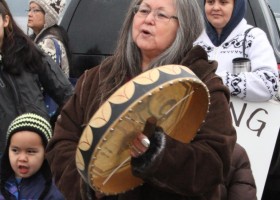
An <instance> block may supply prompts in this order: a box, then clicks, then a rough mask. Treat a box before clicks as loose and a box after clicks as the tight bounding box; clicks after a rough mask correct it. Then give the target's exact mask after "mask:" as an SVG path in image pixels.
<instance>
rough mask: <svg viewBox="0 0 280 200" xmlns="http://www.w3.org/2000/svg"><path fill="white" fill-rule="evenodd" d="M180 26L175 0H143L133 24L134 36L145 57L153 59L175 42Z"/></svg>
mask: <svg viewBox="0 0 280 200" xmlns="http://www.w3.org/2000/svg"><path fill="white" fill-rule="evenodd" d="M178 27H179V23H178V19H177V17H176V7H175V4H174V0H143V1H142V3H141V5H140V6H139V8H138V11H137V12H136V14H135V16H134V19H133V25H132V38H133V41H134V42H135V43H136V45H137V46H138V47H139V48H140V50H141V53H142V56H143V59H145V58H147V59H149V60H151V59H153V58H155V57H156V56H158V55H159V54H161V53H162V52H163V51H165V50H166V49H167V48H168V47H169V46H170V45H171V44H172V43H173V41H174V39H175V37H176V33H177V29H178ZM146 64H148V63H146Z"/></svg>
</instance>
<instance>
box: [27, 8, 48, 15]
mask: <svg viewBox="0 0 280 200" xmlns="http://www.w3.org/2000/svg"><path fill="white" fill-rule="evenodd" d="M25 11H26V12H28V13H29V12H31V13H32V14H36V13H39V12H44V11H43V10H41V9H28V10H25Z"/></svg>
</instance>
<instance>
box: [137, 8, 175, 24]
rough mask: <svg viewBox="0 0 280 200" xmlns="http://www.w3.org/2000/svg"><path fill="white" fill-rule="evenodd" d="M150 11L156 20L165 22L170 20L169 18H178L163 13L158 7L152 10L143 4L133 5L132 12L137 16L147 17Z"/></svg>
mask: <svg viewBox="0 0 280 200" xmlns="http://www.w3.org/2000/svg"><path fill="white" fill-rule="evenodd" d="M151 12H153V16H154V18H155V20H156V21H158V22H165V23H167V22H169V21H170V19H175V20H178V17H177V16H169V15H168V14H166V13H164V11H163V10H160V9H155V10H152V9H151V8H149V7H147V6H143V5H137V6H135V7H134V14H135V15H138V16H139V17H147V16H148V15H149V14H150V13H151Z"/></svg>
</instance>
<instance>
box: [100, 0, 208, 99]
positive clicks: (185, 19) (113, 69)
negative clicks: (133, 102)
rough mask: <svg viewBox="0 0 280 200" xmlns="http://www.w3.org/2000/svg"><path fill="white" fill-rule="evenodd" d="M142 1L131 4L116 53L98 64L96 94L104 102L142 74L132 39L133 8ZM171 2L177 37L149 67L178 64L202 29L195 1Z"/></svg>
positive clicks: (139, 59)
mask: <svg viewBox="0 0 280 200" xmlns="http://www.w3.org/2000/svg"><path fill="white" fill-rule="evenodd" d="M142 1H143V0H134V1H132V3H131V4H130V6H129V9H128V12H127V15H126V17H125V20H124V23H123V26H122V29H121V31H120V36H119V40H118V43H117V47H116V50H115V53H114V55H113V56H112V57H110V58H108V59H106V60H105V61H104V62H103V63H102V64H101V69H102V70H101V71H103V72H102V73H101V77H100V85H101V86H100V92H99V93H100V95H102V96H103V98H104V99H107V98H108V97H109V95H110V94H112V92H113V91H115V90H116V89H117V88H118V87H119V86H120V85H122V84H123V83H124V82H125V80H126V78H127V77H128V76H129V77H135V76H137V75H138V74H140V73H141V72H142V69H141V60H142V57H141V53H140V49H139V48H138V47H137V46H136V44H135V43H134V41H133V39H132V23H133V18H134V8H135V6H136V5H139V4H141V3H142ZM173 1H174V4H175V6H176V8H177V11H176V12H177V17H178V22H179V28H178V30H177V35H176V38H175V40H174V42H173V43H172V44H171V46H170V47H169V48H167V49H166V50H165V51H164V52H163V53H162V54H161V55H159V56H158V57H156V58H155V59H154V60H153V61H152V62H151V63H150V65H149V68H154V67H158V66H161V65H166V64H179V63H180V62H181V60H182V59H183V57H184V56H185V55H186V54H187V52H188V51H189V50H190V49H191V48H192V46H193V42H194V41H195V40H196V39H197V38H198V36H199V35H200V34H201V32H202V30H203V28H204V22H203V17H202V16H203V15H202V13H201V9H200V7H199V5H198V3H197V1H196V0H173ZM102 74H103V76H102ZM112 85H113V86H114V87H113V88H112ZM101 98H102V97H101ZM103 98H102V99H101V102H102V101H103Z"/></svg>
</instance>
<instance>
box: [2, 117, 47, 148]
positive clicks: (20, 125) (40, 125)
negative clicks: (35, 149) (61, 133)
mask: <svg viewBox="0 0 280 200" xmlns="http://www.w3.org/2000/svg"><path fill="white" fill-rule="evenodd" d="M19 131H33V132H35V133H38V134H39V135H40V136H41V138H42V140H43V143H44V145H46V144H47V143H48V141H49V140H50V139H51V137H52V128H51V125H50V123H49V122H48V121H47V120H46V119H44V118H43V117H41V116H39V115H37V114H34V113H25V114H22V115H20V116H18V117H17V118H15V119H14V121H12V123H11V124H10V126H9V128H8V131H7V141H9V139H10V137H11V136H12V135H13V133H16V132H19Z"/></svg>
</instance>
